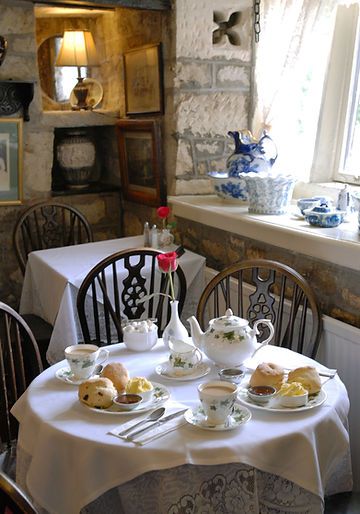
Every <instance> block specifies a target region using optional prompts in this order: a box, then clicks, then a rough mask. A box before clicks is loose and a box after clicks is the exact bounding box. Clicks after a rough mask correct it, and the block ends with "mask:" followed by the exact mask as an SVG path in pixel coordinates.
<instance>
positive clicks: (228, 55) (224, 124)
mask: <svg viewBox="0 0 360 514" xmlns="http://www.w3.org/2000/svg"><path fill="white" fill-rule="evenodd" d="M251 13H252V9H251V2H249V1H245V0H242V1H241V0H240V1H239V0H238V1H236V2H235V1H229V0H227V1H226V0H225V1H223V2H221V3H219V2H216V1H208V0H183V1H181V2H176V4H175V16H176V73H175V84H174V86H175V87H174V111H175V115H176V129H175V130H176V133H175V137H176V140H177V143H178V145H177V149H176V169H175V176H176V185H175V187H174V186H173V187H172V188H170V191H172V192H174V191H175V194H206V193H210V192H211V191H212V189H211V186H210V183H209V179H208V177H207V175H206V174H207V172H208V171H213V170H223V169H225V164H226V159H227V157H228V156H229V155H230V154H231V153H232V151H233V148H232V141H230V139H229V137H227V132H228V131H229V130H238V129H239V128H246V127H248V125H249V124H248V114H249V110H250V99H251V72H252V51H251V40H252V39H251V34H252V32H251V19H252V17H251ZM214 20H217V21H216V22H215V21H214ZM220 24H223V25H224V24H225V25H226V26H225V28H224V27H223V25H222V30H220V29H219V27H220ZM172 185H173V184H172Z"/></svg>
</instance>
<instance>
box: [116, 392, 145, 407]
mask: <svg viewBox="0 0 360 514" xmlns="http://www.w3.org/2000/svg"><path fill="white" fill-rule="evenodd" d="M142 401H143V398H142V396H140V395H139V394H132V393H127V394H126V393H125V394H119V395H118V396H115V398H114V399H113V402H114V403H115V404H116V405H118V406H119V407H121V409H122V410H133V409H135V408H136V407H137V406H138V405H139V404H140V403H141V402H142Z"/></svg>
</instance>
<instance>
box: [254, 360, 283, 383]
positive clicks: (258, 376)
mask: <svg viewBox="0 0 360 514" xmlns="http://www.w3.org/2000/svg"><path fill="white" fill-rule="evenodd" d="M284 375H285V373H284V370H283V368H282V367H281V366H278V365H277V364H273V363H272V362H262V363H261V364H259V365H258V367H257V368H256V370H255V371H254V373H253V374H252V375H251V378H250V385H251V386H252V387H254V386H264V385H270V386H273V387H275V389H277V390H278V389H280V387H281V385H282V383H283V381H284Z"/></svg>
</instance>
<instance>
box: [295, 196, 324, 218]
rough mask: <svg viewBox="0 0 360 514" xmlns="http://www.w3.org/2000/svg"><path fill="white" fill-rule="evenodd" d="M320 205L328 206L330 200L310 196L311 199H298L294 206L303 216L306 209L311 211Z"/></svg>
mask: <svg viewBox="0 0 360 514" xmlns="http://www.w3.org/2000/svg"><path fill="white" fill-rule="evenodd" d="M322 203H327V204H328V205H329V204H330V199H328V198H326V197H325V196H312V197H311V198H299V199H298V201H297V202H296V205H297V206H298V208H299V209H300V212H301V214H302V215H303V216H304V212H305V210H307V209H312V208H313V207H316V206H317V205H321V204H322Z"/></svg>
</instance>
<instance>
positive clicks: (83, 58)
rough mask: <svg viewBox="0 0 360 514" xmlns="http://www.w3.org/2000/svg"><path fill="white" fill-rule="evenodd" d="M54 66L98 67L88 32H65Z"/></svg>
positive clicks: (93, 44) (92, 40) (95, 53)
mask: <svg viewBox="0 0 360 514" xmlns="http://www.w3.org/2000/svg"><path fill="white" fill-rule="evenodd" d="M55 65H56V66H78V67H80V66H98V65H99V58H98V54H97V51H96V48H95V43H94V39H93V37H92V34H91V32H90V31H89V30H66V31H65V32H64V35H63V41H62V45H61V48H60V51H59V55H58V56H57V59H56V62H55Z"/></svg>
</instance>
